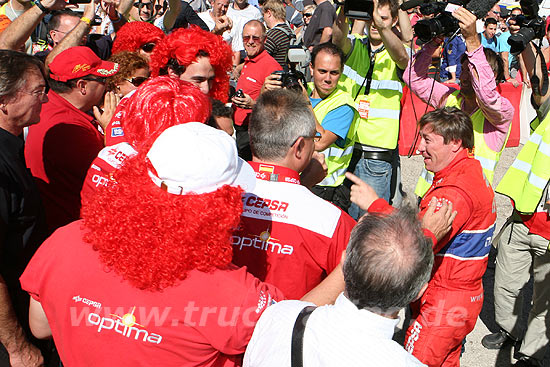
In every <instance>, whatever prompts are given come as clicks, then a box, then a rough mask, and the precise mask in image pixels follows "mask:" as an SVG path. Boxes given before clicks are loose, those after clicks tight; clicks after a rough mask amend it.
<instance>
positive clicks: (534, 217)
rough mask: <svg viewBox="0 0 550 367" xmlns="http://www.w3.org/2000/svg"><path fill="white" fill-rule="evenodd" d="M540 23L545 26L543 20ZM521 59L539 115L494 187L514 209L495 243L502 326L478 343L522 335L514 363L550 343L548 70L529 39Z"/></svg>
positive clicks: (537, 356) (496, 344) (533, 362)
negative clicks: (529, 294)
mask: <svg viewBox="0 0 550 367" xmlns="http://www.w3.org/2000/svg"><path fill="white" fill-rule="evenodd" d="M537 10H538V9H537ZM535 14H536V12H535ZM541 26H542V27H544V23H543V24H542V25H541ZM510 30H511V31H512V32H517V31H518V30H519V27H518V26H517V25H515V22H514V23H513V24H512V23H511V24H510ZM541 33H544V30H542V32H541ZM539 36H541V35H540V34H539ZM537 38H538V36H537ZM535 42H537V43H538V40H537V41H535ZM521 58H523V61H524V62H525V65H526V67H527V70H529V73H530V75H529V76H530V77H531V82H532V86H533V96H532V102H534V107H535V108H536V109H537V119H535V120H534V121H533V122H532V123H531V129H532V131H531V137H530V138H529V141H527V143H525V145H524V147H523V149H522V150H521V151H520V152H519V154H518V156H517V157H516V160H515V161H514V163H513V164H512V165H511V166H510V168H509V169H508V171H507V172H506V174H505V175H504V177H503V178H502V180H501V181H500V183H499V185H498V186H497V188H496V191H497V192H498V193H501V194H503V195H506V196H508V197H510V198H511V199H512V202H513V205H514V210H513V212H512V215H511V216H510V218H509V219H508V220H507V222H506V224H505V225H504V227H503V230H502V231H501V234H500V235H499V237H498V238H499V240H498V243H497V246H498V247H497V248H498V255H497V260H496V268H495V286H494V296H495V321H496V323H497V324H498V325H499V327H500V330H499V331H498V332H496V333H493V334H489V335H486V336H485V337H484V338H483V339H482V341H481V343H482V344H483V346H484V347H485V348H488V349H500V348H502V347H503V346H505V345H506V344H508V345H509V344H512V343H513V342H514V341H519V340H521V339H522V338H523V341H522V342H521V346H520V347H519V355H520V358H519V361H518V362H516V364H514V366H542V365H543V363H542V361H543V359H544V356H545V352H546V351H547V350H548V342H549V332H548V303H549V302H550V287H548V277H549V276H550V251H549V247H548V241H549V240H550V217H549V214H550V193H549V189H548V184H549V181H550V156H549V152H548V146H550V116H549V115H548V111H549V110H550V99H549V98H548V97H549V96H550V93H549V92H548V88H546V90H545V88H544V87H543V85H544V84H545V82H546V83H547V80H544V79H543V75H544V74H547V71H546V65H545V64H544V63H541V57H540V54H539V55H537V54H536V53H535V49H534V47H533V42H531V43H530V44H528V45H527V47H526V49H525V50H524V51H523V52H522V53H521ZM541 64H542V65H541ZM541 66H542V68H544V69H543V70H541ZM545 79H546V78H545ZM531 269H532V271H533V278H534V281H533V299H532V302H533V306H532V308H531V310H530V312H529V319H528V321H527V328H526V331H525V334H523V330H524V326H523V325H520V320H519V317H520V315H522V310H521V308H522V306H523V304H524V303H523V299H522V296H521V295H520V291H521V289H523V287H524V286H525V285H526V284H527V282H528V281H529V278H530V270H531Z"/></svg>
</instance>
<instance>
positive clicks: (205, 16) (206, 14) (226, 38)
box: [197, 10, 231, 44]
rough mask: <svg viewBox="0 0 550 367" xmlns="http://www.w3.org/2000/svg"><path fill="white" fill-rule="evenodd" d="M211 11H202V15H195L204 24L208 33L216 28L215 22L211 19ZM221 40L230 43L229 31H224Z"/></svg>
mask: <svg viewBox="0 0 550 367" xmlns="http://www.w3.org/2000/svg"><path fill="white" fill-rule="evenodd" d="M211 12H212V10H207V11H203V12H202V13H198V14H197V15H198V16H199V17H200V18H201V19H202V21H203V22H204V23H205V24H206V26H207V27H208V29H209V30H210V32H212V31H213V30H214V28H215V27H216V21H215V20H214V18H212V15H211ZM222 38H223V40H224V41H225V42H227V43H229V44H230V43H231V31H225V32H223V34H222Z"/></svg>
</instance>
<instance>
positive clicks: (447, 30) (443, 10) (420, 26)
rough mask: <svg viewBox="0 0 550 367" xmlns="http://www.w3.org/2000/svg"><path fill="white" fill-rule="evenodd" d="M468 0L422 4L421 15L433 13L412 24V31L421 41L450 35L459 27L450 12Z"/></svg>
mask: <svg viewBox="0 0 550 367" xmlns="http://www.w3.org/2000/svg"><path fill="white" fill-rule="evenodd" d="M468 2H469V0H465V1H461V0H451V1H449V2H442V1H441V2H435V3H427V4H422V5H421V6H420V12H421V13H422V15H434V17H433V18H431V19H421V20H419V21H418V22H417V23H416V24H415V25H414V33H415V34H416V35H417V36H418V38H419V39H420V40H421V41H422V42H430V41H431V40H433V39H434V38H435V37H439V36H443V37H450V36H452V35H453V34H455V33H456V31H457V30H458V29H459V25H458V20H457V19H456V18H455V17H453V15H452V12H453V11H454V10H455V9H457V8H458V7H460V6H466V4H467V3H468Z"/></svg>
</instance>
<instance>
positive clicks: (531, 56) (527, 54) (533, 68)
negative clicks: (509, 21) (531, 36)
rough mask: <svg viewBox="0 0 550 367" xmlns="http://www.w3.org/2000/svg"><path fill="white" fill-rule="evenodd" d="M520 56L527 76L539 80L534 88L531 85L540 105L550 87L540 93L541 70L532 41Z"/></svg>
mask: <svg viewBox="0 0 550 367" xmlns="http://www.w3.org/2000/svg"><path fill="white" fill-rule="evenodd" d="M510 27H512V26H510ZM514 27H515V26H514ZM520 57H521V58H522V59H523V62H524V64H525V67H526V69H527V72H528V73H529V78H530V79H531V80H532V79H533V78H534V77H535V78H538V80H539V83H538V86H536V87H537V88H535V86H532V87H533V100H534V101H535V103H536V104H537V105H538V106H541V105H542V104H543V103H544V102H545V101H546V100H547V99H548V97H549V96H550V87H549V88H548V90H546V93H545V94H542V90H541V87H542V82H543V79H542V72H541V58H540V56H538V55H537V51H536V49H535V46H533V43H532V42H531V43H529V45H528V46H527V47H526V48H525V50H524V51H523V52H522V53H521V55H520ZM546 61H547V60H546ZM543 67H544V68H545V69H546V65H543Z"/></svg>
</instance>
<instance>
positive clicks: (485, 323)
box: [396, 147, 550, 367]
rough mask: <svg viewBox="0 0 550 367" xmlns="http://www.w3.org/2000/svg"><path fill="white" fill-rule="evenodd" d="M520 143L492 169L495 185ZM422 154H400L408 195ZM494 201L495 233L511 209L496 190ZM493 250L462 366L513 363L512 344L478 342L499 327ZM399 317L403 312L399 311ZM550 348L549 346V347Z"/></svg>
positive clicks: (547, 366) (547, 365) (548, 364)
mask: <svg viewBox="0 0 550 367" xmlns="http://www.w3.org/2000/svg"><path fill="white" fill-rule="evenodd" d="M520 149H521V147H516V148H506V149H505V150H504V152H503V154H502V156H501V158H500V162H499V164H498V166H497V169H496V172H495V180H494V186H493V187H496V185H497V184H498V182H499V181H500V179H501V178H502V176H503V175H504V173H505V172H506V170H507V169H508V167H509V166H510V165H511V164H512V162H513V160H514V158H515V157H516V155H517V154H518V152H519V151H520ZM422 165H423V161H422V157H419V156H413V157H411V158H407V157H401V179H402V182H403V189H404V191H405V193H407V194H408V195H409V196H410V197H414V186H415V185H416V181H417V180H418V177H419V175H420V171H421V170H422ZM495 201H496V205H497V226H496V231H495V234H496V233H498V231H500V228H501V227H502V225H503V224H504V222H505V221H506V218H507V217H508V216H509V215H510V213H511V212H512V205H511V204H510V200H509V199H508V198H506V197H504V196H502V195H500V194H496V196H495ZM495 256H496V251H495V250H494V249H492V251H491V254H490V256H489V265H488V268H487V272H486V273H485V276H484V278H483V284H484V288H485V299H484V304H483V310H482V311H481V314H480V316H479V318H478V320H477V323H476V326H475V329H474V330H473V331H472V332H471V333H470V334H469V335H468V336H467V337H466V343H465V351H464V353H463V355H462V358H461V360H460V362H461V366H464V367H493V366H495V367H506V366H511V365H512V364H514V363H515V361H516V360H515V359H514V348H513V346H508V347H506V348H503V349H501V350H488V349H485V348H484V347H483V346H482V345H481V339H482V338H483V337H484V336H485V335H487V334H489V333H491V332H495V331H498V326H497V325H496V324H495V320H494V306H493V283H494V259H495ZM530 286H531V285H530V284H528V285H527V287H526V289H525V290H524V295H525V307H524V311H525V312H524V315H523V317H524V321H523V325H526V324H527V312H528V308H529V305H530V299H531V289H530V288H531V287H530ZM401 317H402V320H403V319H404V318H405V317H404V312H402V313H401ZM403 338H404V336H403V332H402V331H400V330H398V331H397V333H396V340H398V341H399V342H400V343H402V341H403ZM548 349H550V348H548ZM544 367H550V351H548V350H547V353H546V359H545V360H544Z"/></svg>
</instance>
